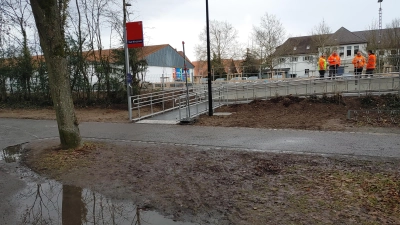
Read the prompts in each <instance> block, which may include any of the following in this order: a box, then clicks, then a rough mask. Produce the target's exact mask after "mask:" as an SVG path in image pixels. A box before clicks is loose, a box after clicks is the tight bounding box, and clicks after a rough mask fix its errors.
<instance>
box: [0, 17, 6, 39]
mask: <svg viewBox="0 0 400 225" xmlns="http://www.w3.org/2000/svg"><path fill="white" fill-rule="evenodd" d="M3 24H4V21H3V13H2V12H1V10H0V47H1V46H3V37H4V36H5V35H4V30H3Z"/></svg>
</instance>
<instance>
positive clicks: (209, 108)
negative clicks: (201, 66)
mask: <svg viewBox="0 0 400 225" xmlns="http://www.w3.org/2000/svg"><path fill="white" fill-rule="evenodd" d="M206 23H207V74H208V115H209V116H212V115H213V111H214V109H213V98H212V88H211V60H210V25H209V22H208V0H206Z"/></svg>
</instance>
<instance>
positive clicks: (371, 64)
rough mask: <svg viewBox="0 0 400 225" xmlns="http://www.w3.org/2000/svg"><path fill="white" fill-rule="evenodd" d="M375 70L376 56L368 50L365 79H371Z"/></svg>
mask: <svg viewBox="0 0 400 225" xmlns="http://www.w3.org/2000/svg"><path fill="white" fill-rule="evenodd" d="M375 68H376V56H375V54H374V53H373V52H372V50H368V61H367V72H366V77H368V75H370V76H371V77H372V76H373V74H374V70H375Z"/></svg>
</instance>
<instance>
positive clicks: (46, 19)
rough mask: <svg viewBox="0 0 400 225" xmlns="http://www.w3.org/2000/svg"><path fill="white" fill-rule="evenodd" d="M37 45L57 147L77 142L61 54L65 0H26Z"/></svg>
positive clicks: (63, 44)
mask: <svg viewBox="0 0 400 225" xmlns="http://www.w3.org/2000/svg"><path fill="white" fill-rule="evenodd" d="M30 3H31V7H32V12H33V15H34V18H35V22H36V27H37V30H38V32H39V37H40V45H41V47H42V49H43V53H44V57H45V59H46V64H47V66H48V72H49V85H50V91H51V96H52V99H53V104H54V108H55V111H56V117H57V123H58V132H59V135H60V141H61V147H62V148H64V149H68V148H74V147H78V146H80V145H81V142H82V140H81V136H80V132H79V127H78V120H77V118H76V115H75V110H74V103H73V101H72V95H71V88H70V81H69V74H68V71H67V58H66V54H65V30H64V29H65V21H66V16H67V7H68V3H69V1H68V0H30Z"/></svg>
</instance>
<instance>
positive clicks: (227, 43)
mask: <svg viewBox="0 0 400 225" xmlns="http://www.w3.org/2000/svg"><path fill="white" fill-rule="evenodd" d="M237 38H238V31H237V30H236V29H235V28H234V27H233V26H232V24H230V23H228V22H226V21H225V22H221V21H217V20H213V21H210V49H211V55H215V56H216V57H217V58H218V59H230V58H235V57H237V56H238V53H237V45H238V44H237V43H238V42H237ZM199 39H200V41H201V44H200V45H196V47H195V48H196V49H195V52H196V57H197V59H198V60H205V58H206V55H207V29H206V27H204V29H203V31H202V32H201V33H200V35H199Z"/></svg>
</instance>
